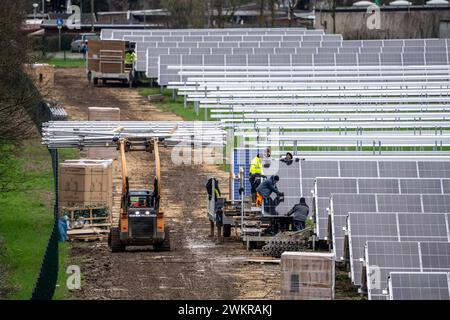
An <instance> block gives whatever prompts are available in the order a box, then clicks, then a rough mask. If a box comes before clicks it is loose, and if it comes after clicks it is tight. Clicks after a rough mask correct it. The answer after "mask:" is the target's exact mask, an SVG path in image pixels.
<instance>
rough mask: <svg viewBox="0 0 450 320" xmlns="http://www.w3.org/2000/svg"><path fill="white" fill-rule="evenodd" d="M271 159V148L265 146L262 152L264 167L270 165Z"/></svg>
mask: <svg viewBox="0 0 450 320" xmlns="http://www.w3.org/2000/svg"><path fill="white" fill-rule="evenodd" d="M272 160H273V158H272V149H271V148H270V147H267V149H266V151H265V152H264V157H263V166H264V168H268V167H270V163H271V161H272Z"/></svg>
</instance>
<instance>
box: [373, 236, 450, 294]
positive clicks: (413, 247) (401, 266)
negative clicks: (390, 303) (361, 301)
mask: <svg viewBox="0 0 450 320" xmlns="http://www.w3.org/2000/svg"><path fill="white" fill-rule="evenodd" d="M449 255H450V242H398V241H397V242H392V241H367V244H366V249H365V260H366V276H367V289H368V295H369V300H385V299H387V298H388V296H387V295H386V294H385V292H384V291H385V290H387V287H388V283H387V279H388V276H389V274H390V273H391V272H422V271H423V272H435V271H436V270H439V271H440V272H449V271H450V263H449V262H450V256H449Z"/></svg>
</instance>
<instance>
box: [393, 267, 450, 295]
mask: <svg viewBox="0 0 450 320" xmlns="http://www.w3.org/2000/svg"><path fill="white" fill-rule="evenodd" d="M389 299H390V300H450V273H449V272H390V273H389Z"/></svg>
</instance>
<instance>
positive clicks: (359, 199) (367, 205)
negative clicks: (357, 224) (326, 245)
mask: <svg viewBox="0 0 450 320" xmlns="http://www.w3.org/2000/svg"><path fill="white" fill-rule="evenodd" d="M330 211H331V226H332V235H331V237H332V239H333V252H334V255H335V257H336V260H337V261H339V260H342V259H344V237H345V231H344V230H343V228H344V227H345V226H346V225H347V215H348V213H349V212H377V203H376V198H375V196H374V195H370V194H333V195H332V197H331V201H330Z"/></svg>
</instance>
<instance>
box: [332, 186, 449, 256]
mask: <svg viewBox="0 0 450 320" xmlns="http://www.w3.org/2000/svg"><path fill="white" fill-rule="evenodd" d="M364 202H365V203H366V204H367V205H364ZM448 208H450V195H442V194H441V195H416V194H401V195H397V194H339V193H335V194H333V195H332V196H331V200H330V213H331V223H332V225H331V231H332V235H331V236H332V239H333V252H334V254H335V256H336V259H337V260H342V259H344V237H345V232H344V228H345V227H346V225H347V219H346V217H347V215H348V213H349V212H405V213H408V212H447V211H448Z"/></svg>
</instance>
